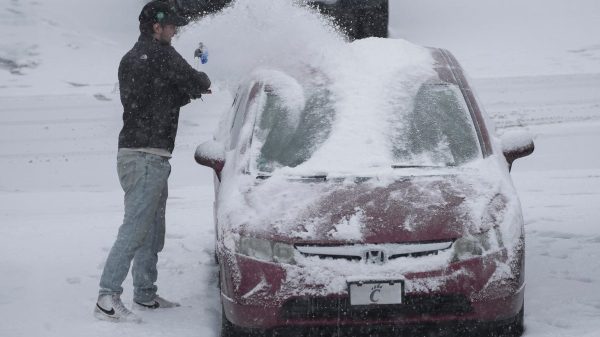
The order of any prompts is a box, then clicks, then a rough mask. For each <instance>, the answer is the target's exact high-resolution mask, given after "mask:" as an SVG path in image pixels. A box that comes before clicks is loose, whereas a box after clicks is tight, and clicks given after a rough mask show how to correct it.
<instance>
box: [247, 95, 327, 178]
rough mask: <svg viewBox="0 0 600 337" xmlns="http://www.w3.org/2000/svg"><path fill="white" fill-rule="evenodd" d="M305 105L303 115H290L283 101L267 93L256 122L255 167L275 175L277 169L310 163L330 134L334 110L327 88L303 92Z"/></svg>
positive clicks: (289, 108)
mask: <svg viewBox="0 0 600 337" xmlns="http://www.w3.org/2000/svg"><path fill="white" fill-rule="evenodd" d="M304 89H305V97H306V102H305V105H304V108H303V109H302V110H301V111H291V110H292V107H290V106H289V105H288V104H286V102H285V100H284V99H283V98H282V97H279V96H278V95H277V94H276V93H274V92H272V91H269V90H267V91H266V92H264V93H263V95H264V96H265V97H264V98H265V101H264V104H263V107H262V113H261V115H260V117H259V120H258V121H257V124H256V126H255V131H254V137H253V147H255V148H258V149H259V150H258V153H257V156H256V167H257V169H258V170H259V171H260V172H272V171H273V170H274V169H276V168H277V167H282V166H288V167H295V166H297V165H299V164H301V163H303V162H305V161H306V160H308V159H309V158H310V157H311V155H312V154H313V152H314V151H315V150H316V149H317V148H318V147H319V145H321V143H323V142H324V141H325V140H326V139H327V138H328V136H329V133H330V132H331V124H332V121H333V117H334V108H333V104H332V102H331V92H330V91H329V90H328V89H327V88H322V87H321V88H318V87H313V88H304Z"/></svg>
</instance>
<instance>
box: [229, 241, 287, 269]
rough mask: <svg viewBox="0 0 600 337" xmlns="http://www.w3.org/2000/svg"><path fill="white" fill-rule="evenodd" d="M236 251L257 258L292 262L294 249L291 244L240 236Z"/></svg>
mask: <svg viewBox="0 0 600 337" xmlns="http://www.w3.org/2000/svg"><path fill="white" fill-rule="evenodd" d="M238 253H240V254H242V255H246V256H250V257H253V258H255V259H258V260H263V261H269V262H280V263H287V264H294V263H295V262H296V261H295V260H294V255H295V253H296V250H295V249H294V247H293V246H292V245H288V244H285V243H280V242H271V241H268V240H263V239H257V238H252V237H242V238H241V240H240V243H239V246H238Z"/></svg>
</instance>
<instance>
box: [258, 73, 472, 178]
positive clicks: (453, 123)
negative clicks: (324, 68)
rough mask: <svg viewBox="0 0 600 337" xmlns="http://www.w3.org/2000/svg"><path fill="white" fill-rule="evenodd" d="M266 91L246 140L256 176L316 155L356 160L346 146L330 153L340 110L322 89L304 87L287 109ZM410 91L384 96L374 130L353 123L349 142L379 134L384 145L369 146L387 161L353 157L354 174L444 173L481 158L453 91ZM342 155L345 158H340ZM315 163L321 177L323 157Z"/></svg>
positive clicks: (441, 87) (419, 87)
mask: <svg viewBox="0 0 600 337" xmlns="http://www.w3.org/2000/svg"><path fill="white" fill-rule="evenodd" d="M265 88H266V89H265V90H264V93H263V95H262V98H261V100H262V102H261V103H260V104H258V109H259V111H258V116H257V120H256V125H255V129H254V133H253V139H252V147H253V148H254V151H253V153H254V161H255V168H256V169H257V170H258V171H259V172H260V173H262V174H269V173H271V172H273V171H274V170H276V169H278V168H282V167H289V168H295V167H297V166H301V165H302V164H305V163H307V162H311V158H312V157H313V155H314V154H315V153H316V152H318V151H319V150H323V149H321V148H322V147H324V148H327V151H329V152H330V154H331V156H330V157H329V158H332V159H331V161H333V160H334V159H333V158H334V157H336V156H337V157H339V156H340V155H342V156H353V155H354V154H353V152H352V151H353V149H352V148H351V146H349V147H348V148H344V147H343V145H344V144H341V145H342V146H341V147H340V146H339V145H338V147H334V149H335V150H333V151H332V150H331V149H329V148H331V142H332V140H331V139H330V138H334V137H333V136H332V135H333V134H335V132H336V126H339V125H340V122H338V121H337V120H338V119H341V117H340V115H342V114H341V113H340V111H341V110H340V106H342V107H343V105H339V104H336V103H338V102H334V98H333V97H334V95H333V94H332V92H331V91H330V90H329V89H328V87H327V86H312V87H311V86H303V87H302V90H303V92H302V94H301V97H302V98H303V99H304V102H305V104H304V105H303V106H301V107H299V106H298V105H297V104H288V101H289V98H287V97H281V95H279V94H278V93H277V91H276V90H272V89H270V88H269V86H265ZM415 88H416V89H415V90H413V92H414V93H413V94H411V95H410V97H409V98H408V99H407V98H406V97H403V98H402V99H400V98H398V99H395V98H394V97H393V96H394V95H393V94H392V95H390V96H391V97H390V98H388V99H389V100H390V101H391V103H390V104H388V105H389V107H390V112H389V113H388V114H387V115H385V119H386V120H380V121H377V123H378V125H379V126H378V127H377V128H373V130H368V128H369V127H371V126H372V125H373V121H366V120H364V119H363V120H356V121H354V124H357V125H359V126H360V127H361V132H359V133H355V134H353V137H355V138H356V137H365V139H364V140H360V139H353V141H359V142H361V143H363V144H370V143H369V142H371V139H370V136H368V135H370V134H374V135H375V134H377V137H380V138H384V139H385V141H384V142H383V143H381V142H377V143H375V144H373V153H375V152H378V151H379V153H386V155H385V156H384V158H383V160H382V156H381V155H380V154H379V155H373V157H377V158H370V156H369V154H366V155H365V153H364V151H363V152H361V154H360V156H354V157H352V161H351V163H352V166H354V167H358V168H361V167H369V168H373V167H383V166H385V167H388V168H389V167H392V168H404V167H431V166H433V167H445V166H459V165H462V164H464V163H467V162H469V161H472V160H474V159H477V158H479V157H481V150H480V147H479V141H478V137H477V133H476V130H475V128H474V125H473V121H472V119H471V114H470V112H469V110H468V107H467V105H466V103H465V101H464V98H463V96H462V94H461V91H460V89H459V88H458V86H456V85H455V84H451V83H447V82H440V80H439V78H435V79H433V80H432V79H429V80H428V81H425V82H423V83H421V84H419V83H417V84H416V86H415ZM405 96H406V95H405ZM336 97H337V96H336ZM376 116H379V117H371V119H373V118H380V119H383V118H381V116H382V115H381V114H379V115H376ZM348 118H352V116H348V114H346V115H345V116H344V117H343V119H344V120H345V122H346V123H347V120H348ZM360 118H364V116H359V117H358V119H360ZM365 128H367V130H365ZM365 135H366V136H365ZM328 141H329V144H327V143H328ZM324 144H327V146H324ZM381 144H384V145H381ZM376 146H377V147H382V146H383V147H386V148H385V149H383V151H381V149H375V147H376ZM340 151H344V152H345V153H342V154H340V153H339V152H340ZM321 152H323V151H321ZM334 152H335V153H334ZM319 157H320V158H319V160H318V161H317V162H318V165H316V166H319V167H318V168H319V169H320V170H321V171H322V172H328V171H329V170H328V168H330V164H333V163H332V162H330V163H328V162H327V156H326V155H325V160H323V157H324V156H323V153H319ZM345 165H346V166H347V164H345Z"/></svg>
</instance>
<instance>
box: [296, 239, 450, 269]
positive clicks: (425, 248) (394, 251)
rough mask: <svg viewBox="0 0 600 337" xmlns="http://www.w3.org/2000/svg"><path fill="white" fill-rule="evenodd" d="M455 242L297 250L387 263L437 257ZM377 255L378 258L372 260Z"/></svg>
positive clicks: (304, 252) (316, 247) (364, 245)
mask: <svg viewBox="0 0 600 337" xmlns="http://www.w3.org/2000/svg"><path fill="white" fill-rule="evenodd" d="M452 244H453V241H438V242H416V243H385V244H354V245H340V246H311V245H297V246H296V249H297V250H298V251H299V252H300V253H302V254H303V255H304V256H318V257H320V258H322V259H327V258H332V259H345V260H354V261H361V260H363V261H366V262H374V263H380V264H381V263H385V262H386V261H389V260H393V259H397V258H401V257H420V256H427V255H437V254H438V253H439V252H441V251H445V250H447V249H449V248H450V247H452ZM373 254H376V258H375V259H374V258H372V256H373Z"/></svg>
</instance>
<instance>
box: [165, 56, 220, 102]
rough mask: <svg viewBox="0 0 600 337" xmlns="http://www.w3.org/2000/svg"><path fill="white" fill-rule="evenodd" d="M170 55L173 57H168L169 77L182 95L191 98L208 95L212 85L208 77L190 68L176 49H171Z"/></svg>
mask: <svg viewBox="0 0 600 337" xmlns="http://www.w3.org/2000/svg"><path fill="white" fill-rule="evenodd" d="M169 53H170V54H171V55H169V56H168V57H169V58H168V59H169V65H170V66H169V70H168V74H167V76H168V77H169V80H170V81H171V82H172V83H173V84H174V85H176V86H177V87H178V88H179V89H180V90H181V93H182V94H185V95H188V96H189V97H190V98H199V97H200V96H202V94H204V93H208V92H209V89H210V85H211V83H210V79H209V78H208V75H206V74H205V73H203V72H201V71H197V70H196V69H194V68H193V67H192V66H190V65H189V63H187V61H186V60H185V59H184V58H183V57H182V56H181V55H179V53H178V52H177V51H175V49H174V48H172V47H171V48H170V51H169Z"/></svg>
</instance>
